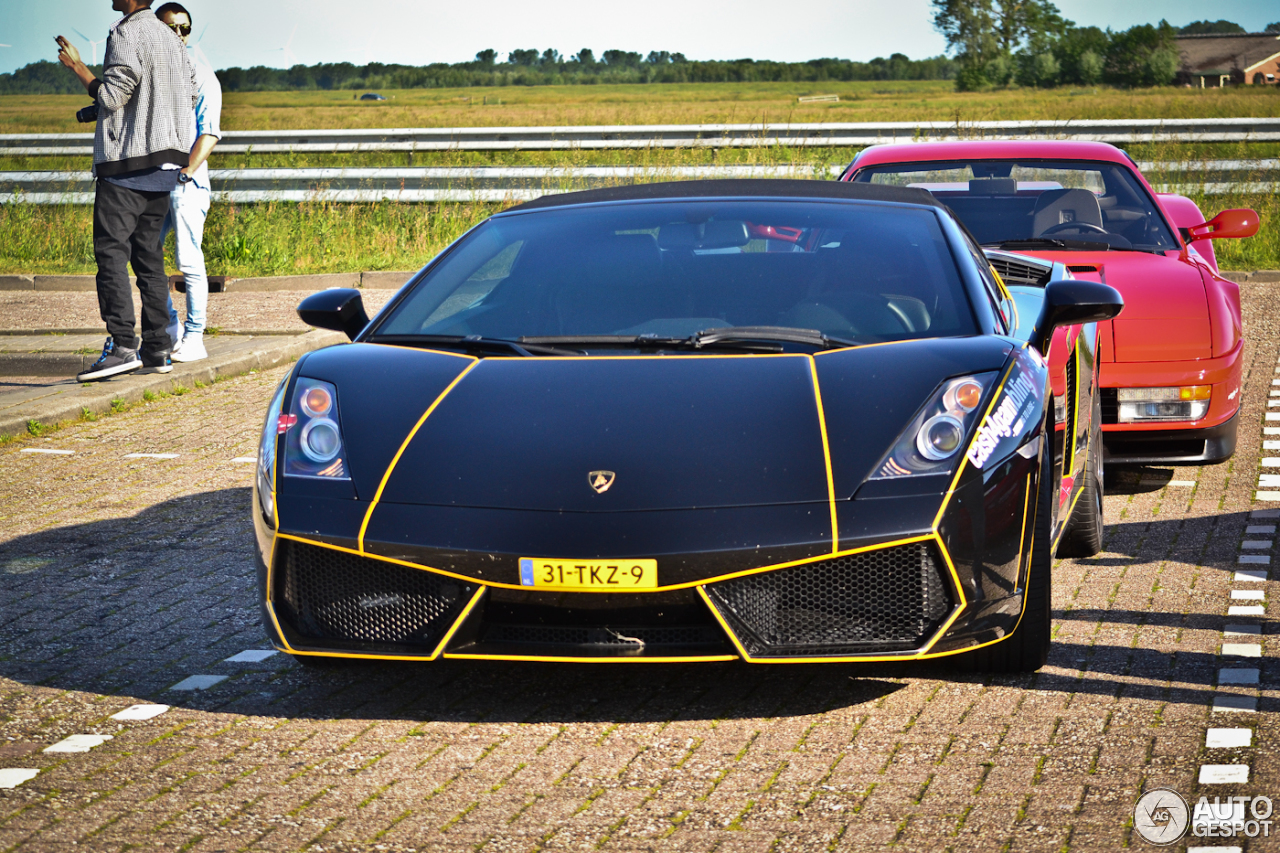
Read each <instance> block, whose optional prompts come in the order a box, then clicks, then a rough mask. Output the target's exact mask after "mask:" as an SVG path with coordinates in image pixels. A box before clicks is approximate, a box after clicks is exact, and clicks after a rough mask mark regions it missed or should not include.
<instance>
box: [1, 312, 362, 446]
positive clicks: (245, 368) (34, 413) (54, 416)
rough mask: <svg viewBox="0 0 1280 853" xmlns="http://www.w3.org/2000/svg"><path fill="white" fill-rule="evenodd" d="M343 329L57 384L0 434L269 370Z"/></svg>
mask: <svg viewBox="0 0 1280 853" xmlns="http://www.w3.org/2000/svg"><path fill="white" fill-rule="evenodd" d="M346 340H347V338H346V336H345V335H342V334H341V333H339V332H327V331H319V330H317V331H312V332H307V333H306V334H302V335H279V336H272V337H270V338H266V339H262V338H254V339H252V340H251V341H246V344H247V345H246V346H245V347H243V348H238V349H237V350H236V351H234V352H228V353H224V354H222V355H220V356H210V357H209V358H207V359H204V360H202V361H198V362H193V363H191V364H175V365H174V366H173V372H172V373H164V374H147V375H139V374H136V373H134V374H126V375H124V376H121V377H119V378H117V379H109V380H106V381H104V382H96V383H94V384H92V385H90V386H89V387H87V388H86V387H83V386H81V385H78V384H69V385H65V386H59V388H58V390H57V391H55V392H54V393H52V394H46V395H44V396H40V397H38V398H35V399H32V400H31V401H30V402H29V403H27V404H23V405H16V406H14V407H13V408H12V410H11V411H10V412H6V413H5V414H3V415H0V435H15V434H20V433H25V432H27V424H28V423H29V422H30V421H36V422H37V423H40V424H43V425H46V426H54V425H56V424H58V423H60V422H62V421H78V420H79V419H80V417H81V415H82V413H83V412H84V411H85V410H86V409H87V410H88V411H89V412H92V413H93V414H95V415H98V414H104V413H106V412H109V411H110V410H111V404H112V402H113V401H116V400H123V401H124V402H125V403H136V402H138V401H140V400H142V398H143V395H144V394H145V393H146V392H147V391H151V392H152V393H160V392H169V391H172V390H173V388H174V386H175V385H185V386H186V387H188V388H190V387H191V386H192V385H193V384H194V383H195V382H196V381H197V380H199V381H202V382H212V381H214V379H215V378H216V377H224V378H225V377H229V376H239V375H241V374H244V373H248V372H249V371H251V370H265V369H268V368H271V367H275V366H276V365H279V364H284V363H286V362H290V361H294V360H295V359H297V358H298V357H299V356H301V355H303V354H305V353H308V352H310V351H312V350H316V349H320V348H321V347H326V346H330V345H332V344H337V343H342V342H344V341H346Z"/></svg>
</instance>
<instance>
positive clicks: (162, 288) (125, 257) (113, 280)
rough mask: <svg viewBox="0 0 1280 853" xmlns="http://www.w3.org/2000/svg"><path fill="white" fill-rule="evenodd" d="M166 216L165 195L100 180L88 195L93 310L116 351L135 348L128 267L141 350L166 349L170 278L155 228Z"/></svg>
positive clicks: (168, 346) (159, 226)
mask: <svg viewBox="0 0 1280 853" xmlns="http://www.w3.org/2000/svg"><path fill="white" fill-rule="evenodd" d="M168 212H169V194H168V193H167V192H144V191H142V190H131V189H128V188H127V187H121V186H117V185H116V184H113V183H111V182H110V181H103V180H99V181H98V183H97V191H96V192H95V193H94V197H93V255H94V258H96V259H97V261H98V310H99V312H100V313H101V314H102V321H103V322H104V323H106V324H107V332H108V333H109V334H110V335H111V337H112V339H113V340H114V341H115V344H116V346H118V347H127V348H128V349H137V348H138V339H137V338H136V337H135V336H134V333H133V325H134V314H133V293H132V291H131V289H130V287H129V264H130V263H132V264H133V271H134V272H135V273H136V274H137V276H138V290H139V292H141V294H142V347H143V348H144V349H146V350H148V351H151V352H154V351H158V350H166V351H167V350H169V349H170V348H171V347H172V346H173V340H172V339H171V338H170V337H169V333H168V332H167V331H166V330H165V326H167V325H168V323H169V277H168V276H167V275H165V272H164V250H163V249H162V247H161V245H160V229H161V227H162V226H163V225H164V217H165V214H166V213H168Z"/></svg>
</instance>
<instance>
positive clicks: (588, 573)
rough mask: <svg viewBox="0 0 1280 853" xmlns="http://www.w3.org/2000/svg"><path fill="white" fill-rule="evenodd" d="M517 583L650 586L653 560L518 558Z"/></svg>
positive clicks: (542, 586) (654, 578) (653, 577)
mask: <svg viewBox="0 0 1280 853" xmlns="http://www.w3.org/2000/svg"><path fill="white" fill-rule="evenodd" d="M520 585H521V586H532V587H537V588H540V589H591V590H601V591H605V590H609V591H612V590H619V591H625V590H628V589H653V588H654V587H656V586H657V585H658V561H657V560H554V559H549V558H545V557H542V558H540V557H521V558H520Z"/></svg>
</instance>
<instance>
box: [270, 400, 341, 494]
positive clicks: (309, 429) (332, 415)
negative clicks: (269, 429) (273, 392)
mask: <svg viewBox="0 0 1280 853" xmlns="http://www.w3.org/2000/svg"><path fill="white" fill-rule="evenodd" d="M279 421H280V425H279V431H280V432H282V433H284V434H285V443H284V475H285V476H286V477H313V478H316V479H322V480H350V479H351V475H350V473H349V472H348V470H347V463H346V455H347V454H346V444H345V442H344V441H343V439H342V426H341V423H342V421H341V419H340V418H339V415H338V389H337V388H335V387H334V386H333V384H332V383H330V382H324V381H321V380H319V379H309V378H307V377H305V376H303V377H299V379H298V384H297V385H296V386H294V389H293V401H292V405H290V406H289V412H288V414H282V415H281V416H280V419H279Z"/></svg>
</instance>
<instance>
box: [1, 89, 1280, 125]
mask: <svg viewBox="0 0 1280 853" xmlns="http://www.w3.org/2000/svg"><path fill="white" fill-rule="evenodd" d="M817 93H821V94H830V95H836V96H838V97H839V98H840V100H839V102H836V103H821V104H817V103H814V104H801V103H798V102H797V100H796V98H797V97H798V96H800V95H811V94H817ZM352 94H353V93H352V92H350V91H330V92H324V91H313V92H236V93H230V94H228V95H227V97H226V99H225V105H224V111H223V116H222V126H223V128H225V129H227V130H266V129H290V128H291V129H304V128H345V127H469V126H477V127H488V126H505V127H514V126H565V125H582V124H701V123H748V122H760V121H767V122H814V121H955V120H957V119H959V120H963V121H980V120H997V119H1053V120H1065V119H1088V118H1207V117H1229V116H1275V115H1280V96H1278V94H1277V92H1276V89H1275V87H1274V86H1271V87H1267V86H1241V87H1234V88H1233V87H1228V88H1225V89H1179V88H1175V87H1173V86H1163V87H1158V88H1152V89H1109V88H1106V87H1093V88H1083V89H1069V88H1063V89H1013V90H1008V91H999V92H956V91H955V90H954V87H953V86H952V84H951V83H949V82H945V81H883V82H853V83H829V84H814V83H803V82H802V83H682V84H647V85H625V86H528V87H522V86H512V87H500V88H483V89H477V88H463V89H407V90H400V91H387V92H385V93H384V94H386V95H387V96H388V97H389V98H390V100H387V101H381V102H366V101H358V100H353V98H352ZM86 102H87V99H86V98H84V97H81V96H75V95H6V96H3V97H0V133H73V132H77V131H81V132H82V131H83V130H84V126H83V125H77V124H76V121H75V111H76V110H77V109H78V108H79V107H81V106H84V104H85V103H86Z"/></svg>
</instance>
